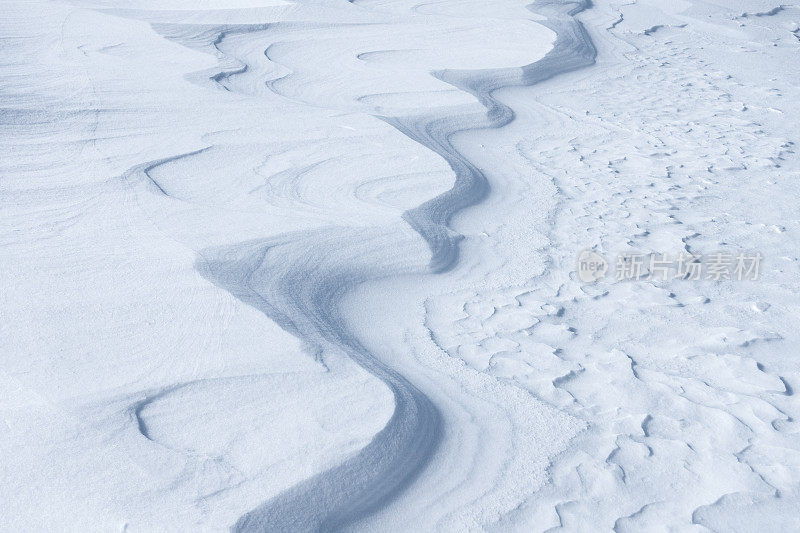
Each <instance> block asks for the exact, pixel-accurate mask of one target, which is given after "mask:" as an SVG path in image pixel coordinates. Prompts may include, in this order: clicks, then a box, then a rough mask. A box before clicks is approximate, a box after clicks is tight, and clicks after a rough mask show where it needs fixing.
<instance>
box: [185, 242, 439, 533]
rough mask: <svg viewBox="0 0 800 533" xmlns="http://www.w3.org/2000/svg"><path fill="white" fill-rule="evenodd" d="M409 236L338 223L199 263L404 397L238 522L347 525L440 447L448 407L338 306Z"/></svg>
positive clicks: (242, 526) (393, 267) (220, 252)
mask: <svg viewBox="0 0 800 533" xmlns="http://www.w3.org/2000/svg"><path fill="white" fill-rule="evenodd" d="M402 238H403V236H402V235H392V234H391V232H385V231H379V230H350V229H341V228H331V229H327V230H321V231H313V232H305V233H299V234H292V235H286V236H284V237H283V238H281V239H277V240H270V241H256V242H251V243H243V244H240V245H238V246H234V247H224V248H221V249H216V250H206V251H204V252H203V254H202V255H203V257H205V259H203V260H201V261H198V264H197V267H198V270H199V271H200V273H201V274H202V275H203V276H204V277H206V278H207V279H209V280H210V281H212V282H213V283H215V284H217V285H218V286H220V287H223V288H224V289H226V290H228V291H229V292H230V293H231V294H233V295H234V296H235V297H237V298H239V299H240V300H242V301H243V302H245V303H247V304H249V305H252V306H253V307H255V308H257V309H259V310H261V311H262V312H264V313H265V314H266V315H267V316H269V317H270V318H271V319H272V320H274V321H275V322H276V323H278V324H279V325H280V326H281V327H282V328H284V329H285V330H286V331H289V332H291V333H293V334H294V335H296V336H298V337H299V338H301V339H304V340H305V341H306V342H307V343H308V345H309V348H310V350H311V351H313V352H315V353H320V352H321V351H325V350H339V351H342V352H345V353H346V354H347V355H348V356H349V357H350V358H351V359H353V360H354V361H355V362H356V363H357V364H359V365H361V366H362V367H363V368H365V369H366V370H367V371H369V372H370V373H372V374H373V375H374V376H375V377H377V378H378V379H380V380H381V381H382V382H383V383H385V384H386V385H387V386H388V387H389V389H390V390H391V391H392V393H393V395H394V401H395V410H394V413H393V415H392V417H391V419H390V420H389V422H388V423H387V425H386V426H385V427H384V428H383V430H381V431H380V432H379V433H378V434H377V435H375V437H374V438H373V440H372V441H371V442H370V444H368V445H367V446H366V447H365V448H363V449H362V450H361V451H360V452H359V453H358V454H357V455H355V456H354V457H352V458H350V459H348V460H347V461H345V462H344V463H342V464H341V465H339V466H337V467H336V468H334V469H332V470H329V471H326V472H323V473H321V474H318V475H316V476H314V477H312V478H310V479H307V480H305V481H303V482H302V483H300V484H298V485H296V486H295V487H293V488H292V489H290V490H288V491H285V492H284V493H282V494H279V495H278V496H277V497H275V498H273V499H271V500H269V501H268V502H266V503H264V504H263V505H262V506H260V507H258V508H256V509H254V510H252V511H250V512H248V513H247V514H245V515H244V516H242V517H241V518H240V519H239V520H238V521H237V523H236V524H235V525H234V526H233V530H235V531H319V530H325V531H329V530H336V529H339V528H341V527H343V526H345V525H347V524H350V523H353V522H355V521H357V520H358V519H360V518H363V517H365V516H367V515H368V514H369V513H371V512H373V511H375V510H377V509H378V508H380V507H381V506H383V505H385V504H386V503H387V502H388V501H390V500H391V499H392V497H393V496H394V495H396V494H399V493H400V491H401V490H402V489H403V488H404V487H405V486H407V485H408V484H409V483H410V482H411V481H412V480H413V479H414V476H415V475H416V474H417V473H418V472H419V471H420V470H421V469H422V468H423V467H424V465H425V463H426V462H427V459H428V458H429V457H430V456H431V455H432V454H433V452H434V450H435V448H436V445H437V443H438V441H439V433H440V430H441V420H440V415H439V412H438V410H437V409H436V407H435V406H434V405H433V403H432V402H431V401H430V400H429V399H428V398H427V397H426V396H425V395H424V394H423V393H422V392H421V391H420V390H419V389H417V388H416V387H415V386H414V385H413V384H411V383H410V382H409V381H408V380H406V379H405V378H404V377H403V376H402V375H400V374H399V373H397V372H395V371H394V370H392V369H390V368H389V367H387V366H386V365H384V364H383V363H381V362H380V361H379V360H377V359H376V358H375V357H374V356H373V355H372V354H370V353H369V351H367V350H366V349H365V348H364V347H363V346H361V344H360V343H359V341H358V340H357V339H355V338H354V337H353V336H352V335H351V334H350V333H349V332H348V330H347V328H346V327H345V325H344V320H343V319H342V317H340V316H339V313H338V310H337V306H338V302H339V301H340V299H341V297H342V295H343V294H344V293H346V292H347V291H349V290H350V289H351V288H352V287H353V286H355V285H358V284H359V283H362V282H364V281H366V280H367V279H373V278H375V277H376V275H379V274H380V272H383V275H387V274H388V273H389V272H397V271H399V270H401V269H403V268H404V267H403V266H402V262H403V260H404V259H403V254H402V253H396V254H395V257H394V258H389V261H388V262H387V254H386V252H385V250H386V249H387V248H388V247H389V246H390V244H391V243H397V242H398V240H401V239H402ZM406 239H407V237H406ZM403 248H404V247H403V246H402V245H401V246H397V248H396V249H397V250H403ZM334 250H335V251H334ZM359 257H360V258H361V264H358V262H357V261H356V260H355V258H359ZM376 265H379V267H378V268H377V270H378V271H379V272H378V274H376V272H375V270H376Z"/></svg>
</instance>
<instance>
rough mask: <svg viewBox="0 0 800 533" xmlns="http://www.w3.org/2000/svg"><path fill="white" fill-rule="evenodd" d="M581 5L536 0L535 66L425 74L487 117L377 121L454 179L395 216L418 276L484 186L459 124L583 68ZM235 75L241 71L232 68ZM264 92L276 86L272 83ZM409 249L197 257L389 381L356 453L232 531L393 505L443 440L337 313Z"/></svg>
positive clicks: (499, 118) (292, 237) (439, 256)
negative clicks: (457, 142) (539, 36)
mask: <svg viewBox="0 0 800 533" xmlns="http://www.w3.org/2000/svg"><path fill="white" fill-rule="evenodd" d="M588 5H589V2H588V0H580V1H577V2H568V3H560V2H558V1H553V0H545V1H543V2H538V3H536V4H534V5H533V6H532V9H533V10H535V11H536V12H537V13H540V14H542V15H545V16H546V17H547V20H546V21H544V22H542V24H543V25H544V26H546V27H548V28H550V29H551V30H553V31H554V32H555V33H556V35H557V39H556V42H555V46H554V48H553V49H552V50H551V51H550V52H549V53H548V54H547V55H546V56H545V57H544V58H542V59H541V60H539V61H537V62H535V63H532V64H529V65H527V66H525V67H523V68H521V69H519V68H504V69H491V70H472V71H464V70H444V71H439V72H436V73H434V75H435V76H436V77H437V78H438V79H440V80H442V81H445V82H447V83H450V84H451V85H453V86H455V87H458V88H459V89H461V90H463V91H466V92H468V93H471V94H472V95H474V96H475V97H476V98H477V99H478V100H479V102H480V103H481V104H482V105H483V106H484V107H485V109H486V112H484V113H475V114H461V115H447V114H443V113H441V112H440V113H438V114H437V113H433V114H429V115H415V116H412V117H405V116H381V117H380V118H381V119H382V120H384V121H385V122H387V123H388V124H390V125H392V126H394V127H395V128H396V129H398V130H399V131H400V132H402V133H403V134H405V135H407V136H408V137H409V138H411V139H413V140H414V141H416V142H418V143H420V144H421V145H423V146H425V147H427V148H428V149H430V150H432V151H433V152H435V153H437V154H438V155H440V156H441V157H442V158H443V159H445V160H446V161H447V163H448V164H449V166H450V167H451V168H452V170H453V171H454V172H455V176H456V179H455V183H454V185H453V187H452V188H451V189H450V190H449V191H447V192H445V193H443V194H441V195H439V196H437V197H435V198H433V199H432V200H430V201H428V202H425V203H423V204H422V205H420V206H418V207H416V208H413V209H411V210H409V211H407V212H406V213H405V215H404V218H405V220H406V221H407V222H408V223H409V224H410V225H411V226H412V227H413V229H414V230H415V231H416V232H417V233H419V234H420V235H421V236H422V237H423V238H424V240H425V241H426V242H427V244H428V246H429V248H430V251H431V260H430V264H429V267H428V268H427V269H425V268H424V267H422V266H421V265H420V266H419V269H418V271H417V273H419V271H422V272H423V273H424V272H425V271H428V272H437V273H442V272H446V271H448V270H449V269H451V268H453V266H454V265H455V264H456V261H457V258H458V240H459V238H460V237H459V235H457V234H455V233H454V232H453V231H452V230H451V229H450V228H449V227H448V223H449V221H450V219H451V218H452V217H453V215H454V214H456V213H457V212H459V211H460V210H462V209H464V208H466V207H469V206H471V205H475V204H477V203H478V202H480V201H481V200H483V199H484V198H485V197H486V195H487V194H488V190H489V187H488V183H487V180H486V178H485V176H484V174H483V173H482V172H481V171H480V169H478V168H477V167H476V166H475V165H474V164H473V163H472V162H470V161H469V159H468V158H467V157H466V156H465V155H463V154H461V153H460V152H459V151H458V150H457V149H456V148H455V147H454V146H453V144H452V143H451V142H450V139H451V136H452V135H454V134H455V133H457V132H460V131H465V130H469V129H481V128H497V127H501V126H503V125H505V124H507V123H509V122H510V121H511V120H513V117H514V113H513V110H511V109H510V108H508V107H507V106H505V105H503V104H502V103H500V102H499V101H497V100H496V99H495V98H494V97H493V96H492V93H493V92H494V91H496V90H497V89H500V88H503V87H509V86H523V85H533V84H535V83H538V82H540V81H543V80H545V79H548V78H551V77H553V76H555V75H557V74H559V73H562V72H567V71H571V70H575V69H578V68H581V67H584V66H588V65H591V64H593V62H594V58H595V49H594V46H593V45H592V43H591V41H590V39H589V38H588V35H587V34H586V32H585V31H584V29H583V27H582V25H581V24H580V22H578V21H577V20H576V19H575V18H574V15H575V14H577V13H578V12H580V11H581V10H583V9H585V8H586V7H587V6H588ZM225 31H243V32H247V31H257V30H255V29H251V28H244V29H241V30H239V29H234V30H231V29H230V28H226V29H225V30H222V31H221V32H220V34H222V33H223V32H225ZM220 38H221V37H220ZM218 39H219V38H218ZM245 71H247V67H246V66H245V67H241V69H240V70H239V72H245ZM235 75H236V71H233V72H226V73H225V74H224V75H221V74H217V75H216V76H214V77H212V78H211V79H212V80H213V81H216V82H218V83H219V82H220V81H221V80H224V79H226V78H228V77H229V76H235ZM267 87H269V88H270V90H273V91H276V89H275V88H274V84H267ZM226 88H227V87H226ZM412 252H413V253H418V249H417V248H416V247H415V246H414V245H413V244H412V243H410V242H409V238H408V234H407V232H405V231H404V230H403V229H402V228H392V227H377V228H372V229H362V230H354V229H344V228H326V229H322V230H313V231H305V232H297V233H290V234H283V235H280V236H278V237H274V238H271V239H269V240H266V241H264V240H259V241H254V242H246V243H241V244H238V245H234V246H225V247H223V248H216V249H209V250H205V251H204V252H203V253H202V254H201V255H202V259H201V260H199V261H198V263H197V268H198V270H199V271H200V272H201V274H202V275H203V276H205V277H206V278H207V279H209V280H210V281H212V282H213V283H215V284H217V285H218V286H220V287H222V288H224V289H226V290H228V291H229V292H230V293H231V294H233V295H234V296H236V297H237V298H239V299H240V300H241V301H243V302H245V303H247V304H249V305H251V306H253V307H255V308H257V309H259V310H261V311H262V312H264V313H265V314H266V315H268V316H269V317H270V318H271V319H273V320H274V321H275V322H276V323H278V324H279V325H280V326H281V327H283V328H284V329H285V330H287V331H289V332H291V333H293V334H295V335H296V336H298V337H299V338H301V339H303V340H304V341H305V342H306V343H307V344H308V346H309V348H310V350H311V351H313V352H315V353H320V352H323V351H326V350H332V351H338V352H341V353H346V354H347V355H348V356H349V357H351V358H352V359H353V360H354V361H355V362H356V363H358V364H359V365H361V366H362V367H364V368H365V369H366V370H368V371H369V372H371V373H372V374H373V375H374V376H375V377H377V378H378V379H380V380H381V381H383V382H384V383H385V384H386V385H387V387H388V388H389V389H390V390H391V391H392V392H393V394H394V399H395V404H396V405H395V411H394V414H393V416H392V418H391V419H390V421H389V422H388V424H387V425H386V426H385V427H384V429H383V430H382V431H380V432H379V433H378V434H377V435H376V436H375V437H374V438H373V440H372V441H371V442H370V444H369V445H367V446H366V447H365V448H363V449H362V450H361V451H360V452H359V453H358V454H357V455H355V456H353V457H351V458H350V459H349V460H347V461H345V462H344V463H342V464H340V465H339V466H337V467H335V468H333V469H331V470H328V471H326V472H322V473H320V474H318V475H316V476H314V477H312V478H310V479H307V480H305V481H303V482H301V483H300V484H298V485H296V486H294V487H293V488H291V489H289V490H287V491H285V492H283V493H281V494H279V495H278V496H276V497H275V498H273V499H271V500H269V501H267V502H265V503H264V504H262V505H261V506H259V507H258V508H256V509H254V510H252V511H250V512H248V513H246V514H245V515H244V516H242V517H241V518H240V519H239V520H238V521H237V522H236V524H235V525H234V526H233V529H234V530H235V531H323V530H324V531H330V530H338V529H342V528H344V527H346V526H348V525H351V524H353V523H355V522H356V521H358V520H359V519H361V518H364V517H365V516H367V515H369V514H370V513H373V512H375V511H376V510H378V509H380V508H381V507H383V506H385V505H386V504H388V503H389V502H391V501H392V500H393V499H394V498H395V497H396V496H398V495H399V494H400V493H401V492H402V491H403V489H404V488H405V487H406V486H408V484H409V483H411V482H412V481H413V480H414V478H415V476H416V475H417V474H418V473H419V472H420V471H421V470H422V469H423V468H424V467H425V465H426V464H427V463H428V462H429V460H430V459H431V457H432V456H433V454H434V452H435V450H436V447H437V443H438V442H439V439H440V434H441V416H440V413H439V412H438V410H437V408H436V406H435V405H434V404H433V403H432V402H431V400H430V399H429V398H428V397H427V396H425V394H423V393H422V392H421V391H420V390H419V389H418V388H417V387H416V386H415V385H414V384H412V383H411V382H409V381H408V380H407V379H406V378H405V377H404V376H403V375H402V374H401V373H399V372H398V371H397V370H396V369H393V368H392V367H390V366H389V365H387V364H386V363H384V362H383V361H381V360H380V359H378V358H377V357H375V356H374V355H373V354H371V353H370V352H369V351H368V350H367V349H366V348H364V347H363V346H362V345H361V343H360V342H359V341H358V339H357V338H356V337H355V335H353V334H352V333H351V332H350V331H348V328H347V327H346V325H345V321H344V320H343V317H342V316H341V315H340V313H339V310H338V304H339V302H340V301H341V299H342V297H343V295H344V294H346V293H347V292H348V291H350V290H352V288H354V287H355V286H357V285H359V284H362V283H364V282H366V281H369V280H375V279H380V278H385V277H388V276H395V275H399V274H403V273H408V272H409V267H408V260H407V258H406V256H407V255H408V254H409V253H412Z"/></svg>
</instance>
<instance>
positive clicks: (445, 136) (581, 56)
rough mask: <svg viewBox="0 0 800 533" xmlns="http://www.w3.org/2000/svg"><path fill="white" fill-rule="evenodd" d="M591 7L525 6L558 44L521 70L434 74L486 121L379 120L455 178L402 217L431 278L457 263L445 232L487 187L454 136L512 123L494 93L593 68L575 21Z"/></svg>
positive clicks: (549, 2)
mask: <svg viewBox="0 0 800 533" xmlns="http://www.w3.org/2000/svg"><path fill="white" fill-rule="evenodd" d="M590 5H591V4H590V1H589V0H579V1H576V2H569V3H566V4H564V3H559V2H557V1H554V0H545V1H543V2H536V3H535V4H532V5H531V6H529V8H530V9H531V10H533V11H535V12H537V13H540V14H542V15H545V16H547V20H545V21H541V22H540V24H542V25H543V26H545V27H547V28H549V29H551V30H553V32H555V34H556V41H555V43H554V45H553V48H552V50H550V51H549V52H548V53H547V55H545V56H544V57H543V58H542V59H540V60H538V61H536V62H534V63H531V64H529V65H526V66H524V67H522V68H521V69H494V70H485V71H464V70H445V71H441V72H437V73H434V75H435V76H436V77H437V78H439V79H440V80H442V81H445V82H447V83H450V84H451V85H453V86H455V87H458V88H459V89H461V90H464V91H466V92H469V93H470V94H473V95H474V96H475V97H476V98H477V99H478V101H479V102H481V104H483V106H484V107H485V108H486V114H485V115H472V116H469V117H464V116H455V117H452V116H444V117H434V118H422V119H420V118H419V117H403V118H395V117H383V119H384V120H385V121H386V122H388V123H389V124H391V125H392V126H394V127H395V128H397V129H398V130H399V131H401V132H402V133H404V134H405V135H407V136H408V137H410V138H411V139H413V140H415V141H417V142H418V143H420V144H422V145H424V146H426V147H427V148H429V149H430V150H432V151H434V152H436V153H437V154H439V155H440V156H441V157H442V158H443V159H445V160H446V161H447V162H448V164H449V165H450V167H451V168H452V169H453V172H455V175H456V180H455V184H454V185H453V188H452V189H450V190H449V191H447V192H445V193H444V194H441V195H439V196H437V197H436V198H433V199H431V200H429V201H427V202H425V203H424V204H422V205H420V206H418V207H416V208H414V209H411V210H409V211H407V212H406V213H405V214H404V218H405V219H406V221H407V222H408V223H409V224H410V225H411V226H412V227H413V228H414V229H415V230H416V231H417V232H418V233H419V234H420V235H421V236H422V237H423V238H424V239H425V240H426V241H427V242H428V245H429V246H430V248H431V254H432V257H431V263H430V268H431V270H432V271H433V272H445V271H447V270H449V269H450V268H452V267H453V265H454V264H455V263H456V261H457V260H458V241H459V240H460V238H461V237H460V236H459V235H457V234H455V233H454V232H452V231H451V230H450V229H449V228H448V224H449V222H450V219H451V218H452V216H453V215H455V214H456V213H457V212H459V211H461V210H462V209H465V208H467V207H470V206H472V205H476V204H477V203H479V202H481V201H482V200H483V199H484V198H485V197H486V196H487V195H488V193H489V183H488V181H487V180H486V177H485V176H484V174H483V172H482V171H481V170H480V169H479V168H477V167H476V166H475V165H473V164H472V163H471V162H470V161H469V160H468V159H467V158H466V157H465V156H463V155H462V154H461V153H459V151H458V150H457V149H456V148H455V147H454V146H453V144H452V143H451V140H450V139H451V137H452V135H454V134H455V133H458V132H460V131H465V130H469V129H483V128H501V127H503V126H505V125H506V124H508V123H509V122H511V121H512V120H514V111H513V110H512V109H511V108H510V107H508V106H506V105H505V104H503V103H502V102H500V101H498V100H497V99H496V98H494V96H493V93H494V91H496V90H498V89H501V88H504V87H514V86H530V85H535V84H537V83H540V82H542V81H545V80H547V79H550V78H552V77H554V76H557V75H558V74H563V73H566V72H570V71H573V70H577V69H579V68H583V67H588V66H591V65H593V64H594V62H595V57H596V55H597V52H596V50H595V47H594V44H593V43H592V40H591V39H590V38H589V35H588V34H587V33H586V30H585V29H584V27H583V25H582V24H581V23H580V22H579V21H578V20H577V19H575V18H574V16H575V15H576V14H578V13H580V12H581V11H583V10H584V9H586V8H587V7H589V6H590Z"/></svg>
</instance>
